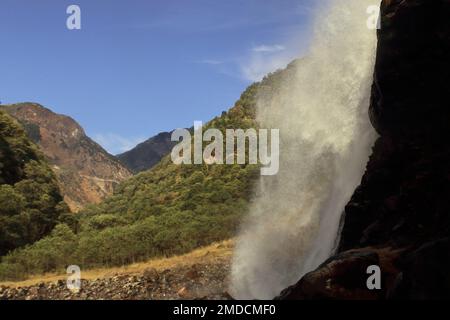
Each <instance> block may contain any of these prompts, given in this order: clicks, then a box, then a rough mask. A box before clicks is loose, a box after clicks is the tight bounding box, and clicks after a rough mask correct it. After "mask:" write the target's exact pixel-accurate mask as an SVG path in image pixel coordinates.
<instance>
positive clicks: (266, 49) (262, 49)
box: [252, 44, 286, 53]
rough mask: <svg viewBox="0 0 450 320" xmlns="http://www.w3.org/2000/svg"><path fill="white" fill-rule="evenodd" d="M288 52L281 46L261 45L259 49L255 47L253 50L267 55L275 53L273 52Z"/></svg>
mask: <svg viewBox="0 0 450 320" xmlns="http://www.w3.org/2000/svg"><path fill="white" fill-rule="evenodd" d="M284 50H286V47H285V46H282V45H280V44H275V45H270V46H269V45H265V44H263V45H260V46H257V47H254V48H253V49H252V51H253V52H265V53H273V52H280V51H284Z"/></svg>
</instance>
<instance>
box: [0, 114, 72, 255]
mask: <svg viewBox="0 0 450 320" xmlns="http://www.w3.org/2000/svg"><path fill="white" fill-rule="evenodd" d="M68 211H69V209H68V208H67V206H66V205H65V203H64V202H63V201H62V196H61V194H60V193H59V189H58V185H57V182H56V179H55V176H54V175H53V172H52V171H51V169H50V167H49V166H48V165H47V163H46V161H45V160H44V158H43V156H42V154H41V153H40V152H39V151H38V150H37V148H36V146H35V145H34V144H33V143H32V142H30V140H29V139H28V138H27V136H26V134H25V131H24V129H23V128H22V126H21V125H20V124H19V123H18V122H17V121H16V120H14V119H13V118H12V117H10V116H9V115H7V114H6V113H5V112H3V111H0V255H4V254H6V253H8V252H10V251H11V250H13V249H16V248H19V247H23V246H25V245H27V244H30V243H33V242H35V241H37V240H39V239H41V238H42V237H44V236H46V235H47V234H49V233H50V231H51V230H52V229H53V228H54V227H55V225H56V224H57V223H58V222H60V221H63V220H64V219H65V217H67V213H68Z"/></svg>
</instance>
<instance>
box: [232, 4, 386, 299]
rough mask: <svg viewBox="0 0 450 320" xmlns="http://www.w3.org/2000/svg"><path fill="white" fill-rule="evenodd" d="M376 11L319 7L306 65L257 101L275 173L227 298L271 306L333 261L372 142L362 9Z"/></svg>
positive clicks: (264, 182) (241, 245)
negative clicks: (276, 162)
mask: <svg viewBox="0 0 450 320" xmlns="http://www.w3.org/2000/svg"><path fill="white" fill-rule="evenodd" d="M377 2H378V3H379V1H376V0H334V1H331V3H330V4H329V5H328V6H327V8H321V10H320V11H319V12H320V13H319V14H318V16H317V19H316V25H315V31H314V39H313V42H312V45H311V48H310V52H309V54H308V55H307V58H304V59H302V60H299V61H298V62H296V67H295V70H294V71H293V74H292V73H290V75H289V76H286V79H284V81H283V83H282V84H281V85H280V88H279V89H278V90H277V92H276V93H275V94H273V93H272V94H271V95H270V96H269V95H264V94H263V95H261V98H260V99H259V102H258V120H259V122H260V123H261V125H262V126H263V127H270V128H279V129H280V135H281V145H280V171H279V173H278V175H277V176H274V177H261V182H260V190H259V192H260V195H259V196H258V197H257V199H256V201H255V203H254V205H253V207H252V209H251V210H250V214H249V217H248V219H247V221H246V222H245V223H244V225H243V226H242V232H241V234H240V236H239V239H238V242H237V247H236V251H235V256H234V261H233V267H232V275H231V292H232V294H233V295H234V297H235V298H238V299H255V298H256V299H270V298H273V297H274V296H276V295H278V294H279V293H280V291H281V290H283V289H284V288H286V287H288V286H290V285H292V284H294V283H295V282H297V281H298V280H299V279H300V278H301V277H302V276H303V275H304V274H305V273H307V272H309V271H311V270H313V269H315V268H316V267H317V266H318V265H319V264H320V263H322V262H324V260H326V259H327V258H328V257H329V256H330V255H331V254H332V252H333V248H334V246H335V243H336V240H337V238H338V233H339V231H338V229H339V221H340V218H341V215H342V212H343V209H344V206H345V204H346V203H347V202H348V200H349V199H350V197H351V195H352V193H353V192H354V190H355V188H356V187H357V186H358V184H359V183H360V181H361V177H362V174H363V172H364V168H365V164H366V162H367V160H368V155H369V153H370V147H371V145H372V144H373V141H374V138H375V133H374V130H373V129H372V127H371V125H370V123H369V119H368V111H367V110H368V106H369V97H370V86H371V84H372V74H373V67H374V60H375V48H376V34H375V31H374V30H369V29H368V28H367V23H366V22H367V19H368V16H367V13H366V10H367V8H368V6H370V5H374V4H377Z"/></svg>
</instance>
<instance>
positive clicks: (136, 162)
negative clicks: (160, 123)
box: [116, 132, 176, 173]
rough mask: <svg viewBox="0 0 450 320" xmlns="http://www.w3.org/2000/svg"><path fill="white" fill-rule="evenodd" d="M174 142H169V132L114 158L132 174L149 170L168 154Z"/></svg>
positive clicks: (162, 133)
mask: <svg viewBox="0 0 450 320" xmlns="http://www.w3.org/2000/svg"><path fill="white" fill-rule="evenodd" d="M175 144H176V142H172V141H171V132H161V133H160V134H158V135H156V136H154V137H152V138H150V139H148V140H147V141H144V142H142V143H140V144H138V145H137V146H136V147H135V148H133V149H132V150H130V151H127V152H124V153H122V154H119V155H117V156H116V157H117V158H118V159H119V160H120V161H121V162H122V163H123V164H124V165H125V166H126V167H127V168H128V169H130V171H132V172H134V173H138V172H142V171H145V170H148V169H151V168H152V167H153V166H154V165H156V164H157V163H158V162H159V161H161V159H162V158H163V157H164V156H166V155H167V154H169V153H170V151H171V150H172V148H173V147H174V146H175Z"/></svg>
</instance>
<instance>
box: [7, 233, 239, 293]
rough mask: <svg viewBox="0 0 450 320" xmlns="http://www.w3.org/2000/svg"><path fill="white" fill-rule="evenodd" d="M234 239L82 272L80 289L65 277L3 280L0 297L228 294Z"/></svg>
mask: <svg viewBox="0 0 450 320" xmlns="http://www.w3.org/2000/svg"><path fill="white" fill-rule="evenodd" d="M232 248H233V242H232V241H224V242H222V243H218V244H214V245H211V246H209V247H205V248H201V249H198V250H196V251H194V252H192V253H189V254H186V255H184V256H180V257H174V258H168V259H161V260H154V261H150V262H148V263H141V264H137V265H135V266H133V265H132V266H129V267H126V269H125V270H109V271H108V270H106V271H105V270H103V271H101V272H98V273H99V274H96V273H95V272H92V271H87V272H86V275H85V274H84V272H83V271H82V279H83V280H82V281H81V290H80V291H79V292H72V291H70V290H69V289H68V288H67V284H66V278H65V277H64V276H59V277H56V279H52V280H51V281H45V279H39V278H37V279H34V280H32V282H33V283H29V282H28V283H27V282H25V283H22V284H21V283H4V284H2V283H0V300H42V299H44V300H86V299H87V300H98V299H108V300H109V299H112V300H142V299H143V300H149V299H150V300H166V299H170V300H173V299H188V300H192V299H221V300H223V299H229V298H230V296H229V295H228V293H227V292H226V289H227V284H228V281H227V278H228V274H229V269H230V263H231V255H232Z"/></svg>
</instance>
